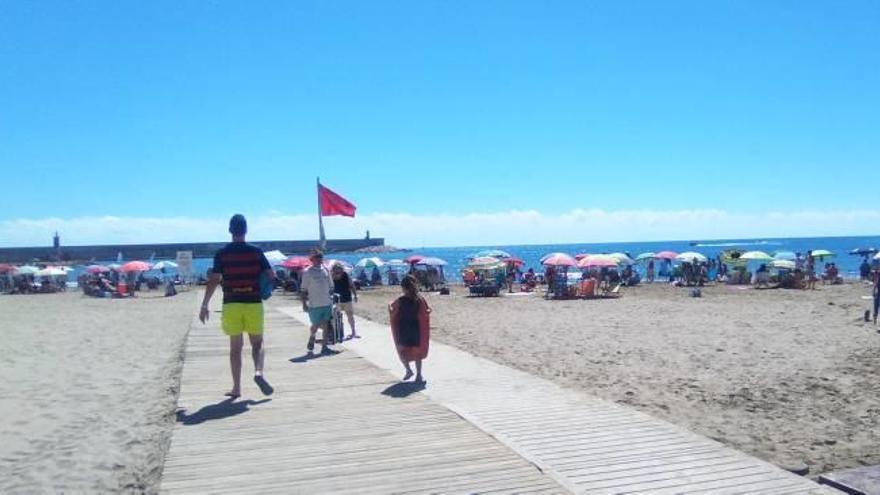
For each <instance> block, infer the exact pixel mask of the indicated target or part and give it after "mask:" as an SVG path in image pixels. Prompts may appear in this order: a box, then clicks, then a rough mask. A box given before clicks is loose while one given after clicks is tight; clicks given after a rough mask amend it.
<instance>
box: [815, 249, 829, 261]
mask: <svg viewBox="0 0 880 495" xmlns="http://www.w3.org/2000/svg"><path fill="white" fill-rule="evenodd" d="M812 255H813V258H818V259H822V258H830V257H832V256H834V253H832V252H831V251H829V250H827V249H814V250H813V252H812Z"/></svg>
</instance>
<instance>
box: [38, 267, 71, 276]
mask: <svg viewBox="0 0 880 495" xmlns="http://www.w3.org/2000/svg"><path fill="white" fill-rule="evenodd" d="M34 275H36V276H37V277H60V276H62V275H67V272H65V271H64V270H62V269H61V268H58V267H57V266H49V267H46V268H43V269H42V270H40V271H38V272H37V273H35V274H34Z"/></svg>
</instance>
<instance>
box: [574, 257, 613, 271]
mask: <svg viewBox="0 0 880 495" xmlns="http://www.w3.org/2000/svg"><path fill="white" fill-rule="evenodd" d="M619 264H620V260H619V259H618V258H615V257H614V256H611V255H608V254H593V255H590V256H587V257H586V258H583V259H582V260H580V261H578V264H577V266H579V267H580V268H601V267H608V268H612V267H614V268H616V267H617V266H618V265H619Z"/></svg>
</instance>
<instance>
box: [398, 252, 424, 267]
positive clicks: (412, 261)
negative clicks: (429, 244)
mask: <svg viewBox="0 0 880 495" xmlns="http://www.w3.org/2000/svg"><path fill="white" fill-rule="evenodd" d="M423 259H425V257H424V256H422V255H420V254H413V255H410V256H407V257H406V258H404V259H403V261H405V262H407V263H409V264H410V265H412V264H415V263H418V262H419V261H422V260H423Z"/></svg>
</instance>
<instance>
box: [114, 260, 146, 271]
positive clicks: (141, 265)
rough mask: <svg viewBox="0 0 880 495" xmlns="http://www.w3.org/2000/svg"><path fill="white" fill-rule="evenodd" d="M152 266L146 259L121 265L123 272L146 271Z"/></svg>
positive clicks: (120, 268)
mask: <svg viewBox="0 0 880 495" xmlns="http://www.w3.org/2000/svg"><path fill="white" fill-rule="evenodd" d="M150 268H151V266H150V264H149V263H147V262H146V261H129V262H128V263H126V264H124V265H122V266H121V267H119V270H120V271H123V272H126V273H128V272H146V271H149V270H150Z"/></svg>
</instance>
